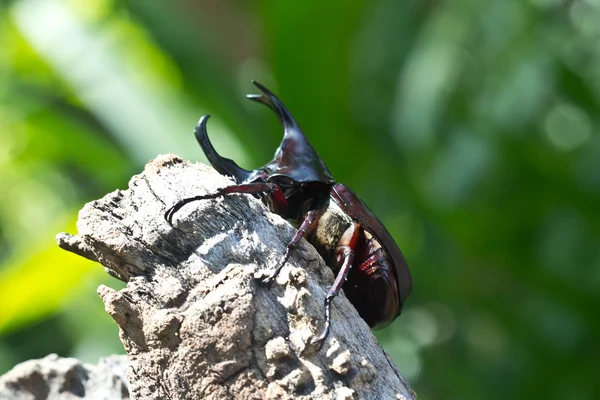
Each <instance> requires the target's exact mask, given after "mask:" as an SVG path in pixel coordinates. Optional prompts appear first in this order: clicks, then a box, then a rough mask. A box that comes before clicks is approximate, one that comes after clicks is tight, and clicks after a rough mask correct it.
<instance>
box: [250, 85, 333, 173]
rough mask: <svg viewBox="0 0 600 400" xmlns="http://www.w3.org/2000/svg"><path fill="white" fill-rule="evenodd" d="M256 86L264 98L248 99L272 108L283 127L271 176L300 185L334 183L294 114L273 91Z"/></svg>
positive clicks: (251, 95)
mask: <svg viewBox="0 0 600 400" xmlns="http://www.w3.org/2000/svg"><path fill="white" fill-rule="evenodd" d="M252 83H253V84H254V86H256V87H257V88H258V89H259V90H260V91H261V92H262V94H249V95H246V97H247V98H248V99H249V100H252V101H256V102H257V103H262V104H264V105H266V106H268V107H269V108H270V109H271V110H273V111H274V112H275V114H277V117H278V118H279V121H280V122H281V125H283V140H282V141H281V144H280V145H279V148H278V149H277V151H276V152H275V159H273V161H271V162H270V163H269V164H267V165H265V166H264V168H266V169H267V170H269V171H270V173H271V175H276V174H279V175H285V176H287V177H289V178H292V179H294V180H296V181H297V182H320V183H324V184H331V183H333V182H334V180H333V177H332V176H331V172H329V170H328V169H327V166H326V165H325V163H324V162H323V160H321V157H319V155H318V154H317V152H316V151H315V149H314V148H313V147H312V146H311V145H310V143H309V142H308V140H307V139H306V136H304V133H303V132H302V130H300V126H299V125H298V123H297V122H296V120H295V119H294V117H292V114H290V112H289V111H288V110H287V108H285V106H284V105H283V103H282V102H281V101H280V100H279V99H278V98H277V96H275V95H274V94H273V93H271V92H270V91H269V89H267V88H266V87H264V86H263V85H261V84H260V83H258V82H256V81H252Z"/></svg>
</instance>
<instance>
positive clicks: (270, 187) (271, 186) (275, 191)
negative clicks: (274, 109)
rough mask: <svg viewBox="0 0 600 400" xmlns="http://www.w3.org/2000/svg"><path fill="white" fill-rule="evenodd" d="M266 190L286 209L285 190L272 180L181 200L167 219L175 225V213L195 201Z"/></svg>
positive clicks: (277, 203)
mask: <svg viewBox="0 0 600 400" xmlns="http://www.w3.org/2000/svg"><path fill="white" fill-rule="evenodd" d="M265 192H269V194H270V195H271V196H273V200H274V201H273V202H274V204H275V205H276V206H277V207H278V211H279V210H283V211H286V209H287V200H286V199H285V196H284V194H283V191H282V190H281V187H279V185H277V184H275V183H271V182H252V183H245V184H241V185H233V186H227V187H224V188H220V189H218V190H217V191H216V192H215V193H209V194H204V195H200V196H194V197H189V198H187V199H183V200H179V201H178V202H177V203H175V204H174V205H173V206H171V208H169V209H168V210H167V211H166V212H165V219H166V220H167V222H168V223H169V225H171V226H173V216H174V215H175V213H176V212H177V211H179V210H180V209H181V208H182V207H183V206H185V205H186V204H188V203H191V202H193V201H198V200H209V199H216V198H218V197H222V196H226V195H228V194H232V193H246V194H257V193H265Z"/></svg>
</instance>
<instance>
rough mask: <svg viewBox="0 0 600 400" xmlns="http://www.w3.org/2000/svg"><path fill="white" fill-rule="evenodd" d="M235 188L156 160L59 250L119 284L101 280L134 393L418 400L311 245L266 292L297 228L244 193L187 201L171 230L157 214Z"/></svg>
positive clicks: (172, 159) (209, 172)
mask: <svg viewBox="0 0 600 400" xmlns="http://www.w3.org/2000/svg"><path fill="white" fill-rule="evenodd" d="M231 184H233V182H232V181H231V180H229V179H228V178H226V177H223V176H221V175H220V174H218V173H217V172H216V171H214V170H213V169H212V168H210V167H207V166H205V165H202V164H190V163H188V162H186V161H184V160H182V159H180V158H178V157H176V156H173V155H166V156H159V157H157V158H156V159H155V160H152V161H150V162H149V163H148V164H147V165H146V168H145V170H144V172H143V173H141V174H140V175H137V176H134V177H133V178H132V179H131V181H130V183H129V189H127V190H117V191H115V192H112V193H110V194H108V195H106V196H105V197H104V198H102V199H100V200H96V201H93V202H91V203H88V204H86V205H85V207H84V208H83V209H82V210H81V211H80V213H79V220H78V222H77V229H78V233H77V235H75V236H72V235H69V234H66V233H61V234H59V235H57V241H58V244H59V246H60V247H62V248H63V249H66V250H69V251H72V252H74V253H76V254H79V255H81V256H83V257H86V258H88V259H91V260H94V261H98V262H99V263H101V264H102V265H103V266H104V267H105V269H106V271H107V272H108V273H109V274H111V275H113V276H116V277H118V278H119V279H122V280H124V281H125V282H127V287H126V288H125V289H123V290H120V291H115V290H113V289H111V288H108V287H106V286H100V288H99V289H98V293H99V294H100V296H101V298H102V300H103V301H104V304H105V307H106V311H107V312H108V313H109V314H110V315H111V316H112V317H113V319H114V320H115V322H116V323H117V324H118V325H119V327H120V337H121V340H122V342H123V344H124V346H125V350H126V351H127V354H128V355H129V359H130V363H129V369H128V375H127V377H128V380H129V389H130V393H131V395H132V397H133V398H138V399H167V398H168V399H200V398H205V399H265V398H266V399H414V398H415V395H414V392H413V391H412V390H411V389H410V387H409V386H408V384H407V382H406V381H405V379H404V378H403V377H402V375H401V374H400V372H399V371H398V370H397V368H396V367H395V365H394V364H393V362H392V361H391V359H390V357H389V356H388V355H387V354H386V353H385V352H384V351H383V350H382V348H381V347H380V345H379V344H378V343H377V341H376V339H375V337H374V336H373V334H372V333H371V331H370V330H369V327H368V326H367V325H366V323H365V322H364V321H362V320H361V319H360V317H359V316H358V313H357V312H356V310H355V309H354V308H353V306H352V305H351V304H350V303H349V302H348V300H347V299H346V298H345V296H344V295H340V296H339V297H338V298H336V299H335V300H334V301H333V306H332V327H331V331H330V334H329V337H328V338H327V339H326V341H325V342H324V344H323V347H322V348H319V346H317V345H311V344H310V339H311V338H312V337H313V336H315V335H318V334H319V333H320V331H321V329H322V326H323V322H324V310H323V302H324V299H325V293H326V291H327V289H328V288H329V286H330V285H331V284H332V282H333V278H334V277H333V273H332V271H331V270H330V269H329V268H328V267H327V266H326V265H325V264H324V262H323V260H322V258H321V257H320V256H319V255H318V254H317V252H316V251H315V250H314V248H313V247H312V246H311V245H310V244H308V243H307V242H306V241H304V240H303V241H302V242H301V244H300V245H299V246H298V247H297V248H296V249H294V251H293V252H292V254H291V257H290V260H289V262H288V263H287V264H286V265H285V266H284V268H283V269H282V271H281V273H280V274H279V275H278V277H277V279H276V282H273V283H272V284H270V285H266V284H263V283H261V281H260V279H259V278H260V277H262V276H264V275H266V272H267V271H271V270H272V269H273V268H275V267H276V266H277V263H278V261H279V260H281V258H282V257H283V254H284V252H285V249H286V245H287V243H288V241H289V240H290V239H291V237H292V236H293V234H294V232H295V230H294V228H293V227H292V226H291V225H290V224H289V223H288V222H287V221H285V220H283V219H282V218H281V217H279V216H278V215H275V214H273V213H271V212H269V211H268V210H267V209H266V208H265V206H264V205H263V204H262V203H261V202H260V201H259V200H258V199H255V198H254V197H252V196H249V195H240V194H235V195H229V196H226V197H223V198H219V199H215V200H206V201H197V202H193V203H190V204H189V205H186V206H185V207H184V208H182V209H181V210H180V211H179V212H178V213H177V214H176V216H175V219H174V221H173V227H171V226H170V225H169V224H168V223H167V222H166V221H165V219H164V213H165V211H166V209H168V208H169V207H170V206H171V205H172V204H174V203H175V202H176V201H178V200H179V199H182V198H186V197H191V196H195V195H199V194H204V193H211V192H214V191H215V189H216V188H218V187H224V186H228V185H231Z"/></svg>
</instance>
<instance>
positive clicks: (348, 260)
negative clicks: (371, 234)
mask: <svg viewBox="0 0 600 400" xmlns="http://www.w3.org/2000/svg"><path fill="white" fill-rule="evenodd" d="M361 232H362V229H361V228H360V225H359V224H357V223H354V224H352V226H350V227H349V228H348V229H346V231H345V232H344V234H343V235H342V237H341V239H340V241H339V243H338V245H337V247H336V248H335V251H334V254H333V258H332V259H333V262H332V264H333V266H339V265H341V267H340V269H339V271H338V273H337V275H336V277H335V281H334V282H333V285H331V288H330V289H329V291H328V292H327V296H325V327H324V328H323V332H321V334H320V335H319V336H317V337H315V338H312V339H311V341H310V343H311V344H316V343H319V342H322V341H323V340H325V338H326V337H327V335H328V334H329V326H330V325H331V302H332V301H333V299H334V298H335V297H336V296H337V295H338V293H339V292H340V290H341V289H342V285H343V284H344V282H346V278H347V277H348V273H349V272H350V268H352V263H353V262H354V249H355V248H356V244H357V242H358V238H359V236H360V233H361Z"/></svg>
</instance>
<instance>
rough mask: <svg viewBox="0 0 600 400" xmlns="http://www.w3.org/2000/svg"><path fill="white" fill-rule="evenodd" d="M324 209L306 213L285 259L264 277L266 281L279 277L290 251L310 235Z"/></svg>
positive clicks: (286, 252)
mask: <svg viewBox="0 0 600 400" xmlns="http://www.w3.org/2000/svg"><path fill="white" fill-rule="evenodd" d="M323 211H324V209H322V208H321V209H317V210H310V211H309V212H307V213H306V215H305V216H304V219H303V220H302V223H301V224H300V226H299V227H298V231H297V232H296V234H295V235H294V237H293V238H292V240H290V242H289V243H288V245H287V247H286V249H285V255H284V256H283V260H282V261H281V262H280V263H279V265H278V266H277V268H275V270H274V271H273V272H271V273H270V274H269V275H267V276H266V277H265V278H263V279H262V281H263V282H264V283H270V282H271V281H273V279H275V278H276V277H277V275H279V272H280V271H281V268H283V266H284V265H285V263H286V262H287V260H288V258H289V257H290V251H291V250H292V249H293V248H294V247H296V245H297V244H298V243H299V242H300V240H301V239H302V238H303V237H305V236H306V235H308V234H309V233H310V232H311V231H312V230H313V229H314V228H315V226H316V224H317V222H318V221H319V218H320V217H321V215H323Z"/></svg>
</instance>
